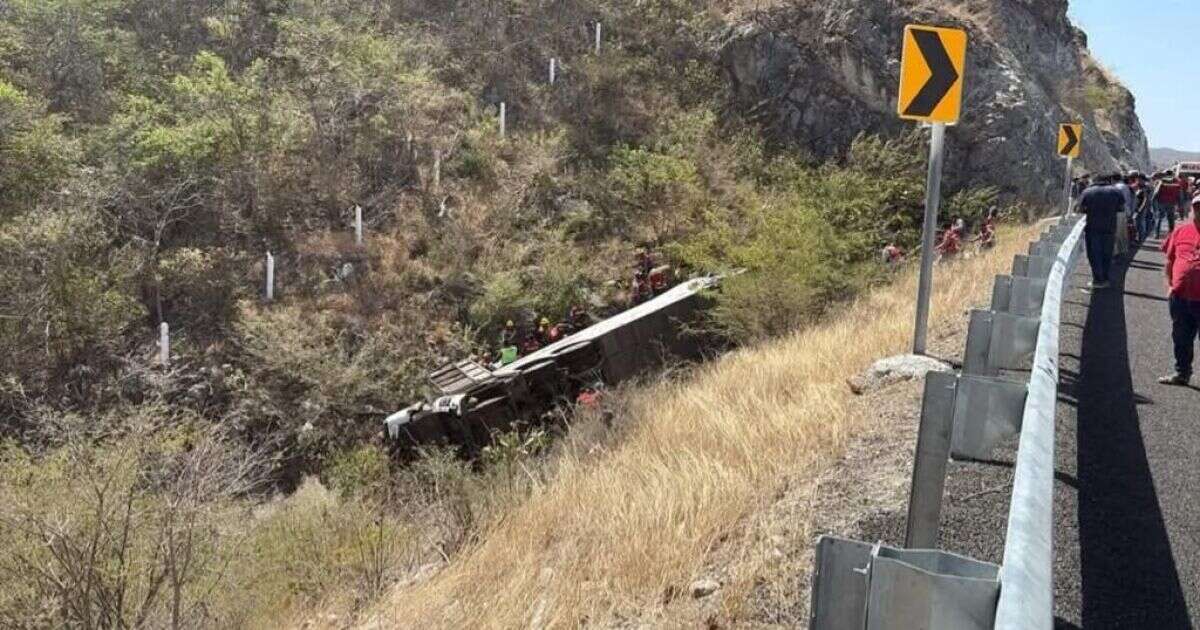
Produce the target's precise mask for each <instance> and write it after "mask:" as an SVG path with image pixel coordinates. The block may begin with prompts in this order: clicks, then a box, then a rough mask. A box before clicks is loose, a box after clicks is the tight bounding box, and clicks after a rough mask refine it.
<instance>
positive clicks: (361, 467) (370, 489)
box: [324, 446, 389, 499]
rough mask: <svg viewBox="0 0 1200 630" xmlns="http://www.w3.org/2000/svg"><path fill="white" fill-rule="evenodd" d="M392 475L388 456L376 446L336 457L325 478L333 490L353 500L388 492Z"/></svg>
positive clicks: (358, 449) (344, 497) (350, 450)
mask: <svg viewBox="0 0 1200 630" xmlns="http://www.w3.org/2000/svg"><path fill="white" fill-rule="evenodd" d="M388 472H389V466H388V456H387V453H386V452H384V451H383V450H382V449H380V448H378V447H376V446H359V447H356V448H351V449H347V450H344V451H341V452H339V453H337V454H336V455H334V457H333V458H332V461H331V462H330V464H329V465H328V466H327V467H326V468H325V471H324V474H325V477H326V478H327V479H328V485H329V487H331V488H333V489H334V490H335V491H336V492H337V493H338V494H339V495H340V496H341V497H342V498H343V499H350V498H354V497H363V496H374V495H378V494H380V493H381V492H384V491H386V490H387V485H388V482H389V478H388Z"/></svg>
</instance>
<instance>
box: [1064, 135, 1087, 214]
mask: <svg viewBox="0 0 1200 630" xmlns="http://www.w3.org/2000/svg"><path fill="white" fill-rule="evenodd" d="M1082 149H1083V124H1082V123H1063V124H1061V125H1059V126H1058V155H1059V156H1061V157H1065V158H1067V174H1066V177H1065V178H1064V182H1063V190H1064V192H1063V197H1066V199H1067V208H1066V210H1063V213H1064V214H1065V213H1069V212H1071V202H1072V201H1074V200H1073V199H1071V172H1072V169H1073V168H1074V166H1075V158H1077V157H1079V154H1080V153H1081V152H1082Z"/></svg>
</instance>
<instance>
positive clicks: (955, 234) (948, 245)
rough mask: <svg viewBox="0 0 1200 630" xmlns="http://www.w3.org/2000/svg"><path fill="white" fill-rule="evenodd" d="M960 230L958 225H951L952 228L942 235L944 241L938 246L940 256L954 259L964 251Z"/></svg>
mask: <svg viewBox="0 0 1200 630" xmlns="http://www.w3.org/2000/svg"><path fill="white" fill-rule="evenodd" d="M960 229H961V228H960V227H959V226H958V225H956V224H951V227H950V228H949V229H947V230H946V231H945V232H943V233H942V240H941V242H940V243H938V245H937V253H938V256H941V257H942V258H953V257H954V256H957V255H958V253H959V252H960V251H962V233H961V232H960Z"/></svg>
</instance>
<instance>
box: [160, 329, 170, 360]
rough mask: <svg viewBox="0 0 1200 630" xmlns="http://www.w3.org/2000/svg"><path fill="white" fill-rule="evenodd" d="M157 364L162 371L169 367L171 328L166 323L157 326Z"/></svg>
mask: <svg viewBox="0 0 1200 630" xmlns="http://www.w3.org/2000/svg"><path fill="white" fill-rule="evenodd" d="M158 362H159V363H160V364H161V365H162V366H163V369H166V368H169V367H171V327H170V326H168V325H167V322H163V323H161V324H159V325H158Z"/></svg>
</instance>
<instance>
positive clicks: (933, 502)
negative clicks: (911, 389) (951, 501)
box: [904, 372, 958, 549]
mask: <svg viewBox="0 0 1200 630" xmlns="http://www.w3.org/2000/svg"><path fill="white" fill-rule="evenodd" d="M957 380H958V379H957V377H955V376H954V375H953V374H950V373H947V372H930V373H929V374H927V375H926V376H925V396H924V398H923V399H922V400H921V424H920V428H918V429H917V452H916V458H915V460H914V463H913V475H912V489H911V491H910V492H909V497H908V522H907V524H906V527H907V531H906V532H905V535H904V546H905V548H908V549H933V548H935V547H937V538H938V526H939V524H940V523H941V518H942V494H943V492H944V491H945V488H946V463H947V462H948V461H949V460H950V439H951V436H952V434H953V428H954V426H953V425H954V395H955V390H956V388H957Z"/></svg>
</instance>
